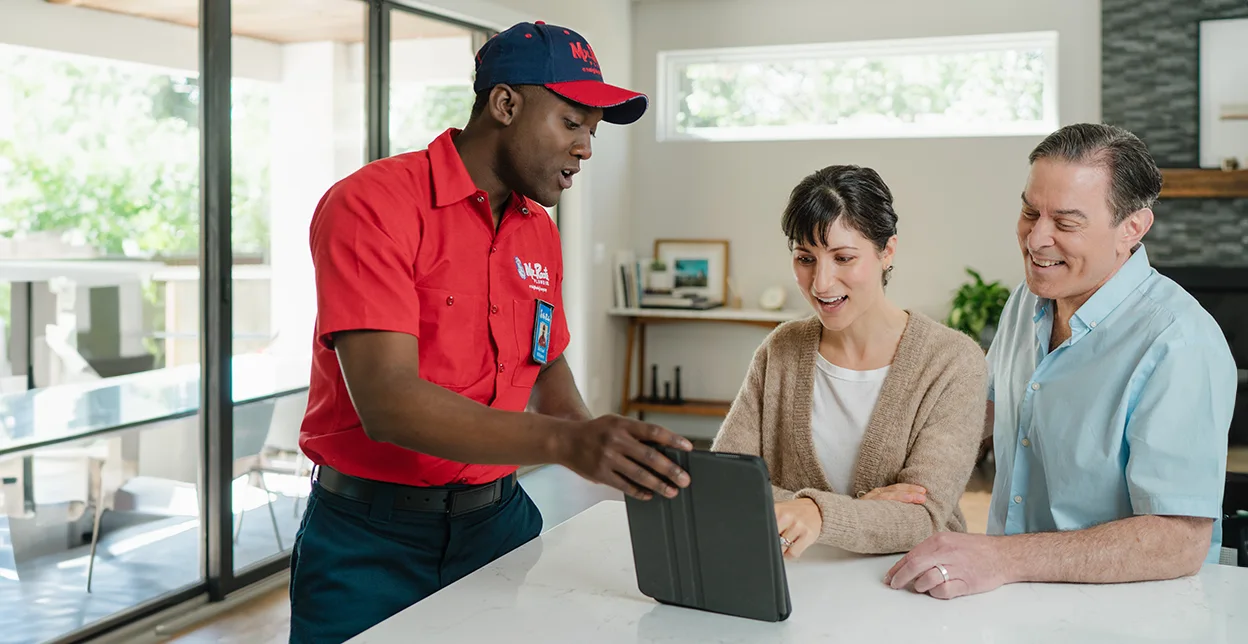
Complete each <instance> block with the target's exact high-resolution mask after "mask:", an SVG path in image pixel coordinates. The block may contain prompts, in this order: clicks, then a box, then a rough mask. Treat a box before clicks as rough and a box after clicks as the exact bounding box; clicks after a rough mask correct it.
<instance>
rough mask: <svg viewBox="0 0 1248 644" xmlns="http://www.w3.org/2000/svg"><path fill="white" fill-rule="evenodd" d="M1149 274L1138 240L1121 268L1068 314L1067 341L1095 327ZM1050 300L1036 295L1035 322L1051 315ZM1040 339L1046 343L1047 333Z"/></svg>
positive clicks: (1149, 267) (1085, 333) (1142, 249)
mask: <svg viewBox="0 0 1248 644" xmlns="http://www.w3.org/2000/svg"><path fill="white" fill-rule="evenodd" d="M1152 274H1153V267H1152V265H1151V264H1149V262H1148V252H1147V251H1145V250H1144V244H1140V245H1139V246H1137V247H1136V249H1135V252H1133V253H1131V257H1130V258H1128V259H1127V261H1126V263H1124V264H1123V265H1122V268H1119V269H1118V272H1117V273H1115V274H1114V276H1113V277H1111V278H1109V281H1108V282H1105V284H1103V285H1102V286H1101V288H1099V289H1097V290H1096V292H1095V293H1093V294H1092V297H1090V298H1088V301H1087V302H1084V303H1083V306H1081V307H1079V310H1077V311H1075V314H1074V315H1073V316H1072V317H1071V318H1070V340H1068V342H1069V344H1072V345H1073V344H1074V343H1076V342H1078V341H1079V340H1080V339H1081V338H1083V336H1085V335H1087V334H1088V332H1089V331H1091V330H1092V329H1094V328H1096V325H1098V324H1100V323H1101V321H1102V320H1104V319H1105V318H1106V317H1108V316H1109V314H1110V313H1112V312H1113V310H1114V309H1116V308H1118V305H1119V304H1122V303H1123V301H1124V300H1126V299H1127V296H1128V295H1130V294H1131V293H1132V292H1134V291H1135V289H1137V288H1139V286H1140V284H1142V283H1144V280H1146V279H1148V277H1149V276H1150V275H1152ZM1052 303H1053V300H1051V299H1048V298H1043V297H1040V298H1036V313H1035V316H1034V317H1033V318H1032V321H1033V322H1035V323H1037V324H1038V323H1040V321H1041V320H1043V319H1044V318H1045V316H1049V315H1052V312H1053V311H1055V309H1056V307H1054V306H1052ZM1048 322H1049V324H1045V325H1044V326H1045V327H1047V328H1050V329H1051V328H1052V324H1051V320H1050V321H1048ZM1041 342H1042V343H1047V337H1046V338H1045V339H1043V340H1041Z"/></svg>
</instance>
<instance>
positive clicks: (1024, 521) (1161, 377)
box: [886, 124, 1237, 599]
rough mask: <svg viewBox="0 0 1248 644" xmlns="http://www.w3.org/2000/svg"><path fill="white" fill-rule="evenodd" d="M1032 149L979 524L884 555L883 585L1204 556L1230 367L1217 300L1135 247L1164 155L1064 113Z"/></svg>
mask: <svg viewBox="0 0 1248 644" xmlns="http://www.w3.org/2000/svg"><path fill="white" fill-rule="evenodd" d="M1030 160H1031V172H1030V174H1029V176H1028V181H1027V186H1026V188H1025V190H1024V191H1023V195H1022V208H1021V214H1020V216H1019V221H1018V240H1019V247H1020V249H1021V251H1022V255H1023V261H1024V266H1025V272H1026V281H1025V283H1024V284H1023V285H1020V286H1019V287H1018V288H1017V289H1016V290H1015V291H1014V293H1013V294H1012V295H1011V296H1010V298H1009V301H1008V302H1007V303H1006V306H1005V310H1004V312H1003V313H1002V315H1001V321H1000V324H999V326H998V331H997V335H996V337H995V339H994V341H993V344H992V348H991V349H990V350H989V352H988V363H989V373H990V376H989V391H988V419H989V422H991V425H992V431H993V442H994V449H995V454H996V462H997V475H996V480H995V481H994V484H993V491H992V506H991V509H990V513H989V519H988V536H985V535H968V534H951V533H941V534H937V535H935V536H933V537H931V538H930V539H928V540H927V541H925V542H924V543H922V544H920V545H919V546H918V547H916V548H915V549H914V550H912V551H911V552H910V553H908V554H907V555H906V556H905V557H903V558H902V559H901V560H900V561H899V562H898V563H897V565H895V566H894V567H893V569H892V570H890V571H889V573H888V575H887V577H886V582H887V583H889V584H890V585H891V586H892V587H894V588H903V587H907V586H909V585H911V584H913V587H914V589H915V590H916V591H918V592H925V593H928V594H930V595H932V596H933V597H939V598H945V599H947V598H951V597H957V596H960V595H966V594H973V593H980V592H985V591H988V590H992V589H994V588H997V587H998V586H1000V585H1002V584H1007V583H1013V582H1020V581H1041V582H1046V581H1047V582H1079V583H1114V582H1128V581H1144V580H1156V579H1171V578H1175V577H1180V576H1184V575H1190V574H1194V573H1196V572H1197V571H1199V569H1200V567H1201V565H1202V564H1204V563H1205V562H1211V563H1216V562H1217V561H1218V553H1219V549H1220V546H1221V534H1222V533H1221V516H1222V494H1223V489H1224V485H1225V478H1226V449H1227V433H1228V431H1229V428H1230V422H1231V415H1232V412H1233V409H1234V403H1235V390H1236V387H1237V376H1236V368H1235V362H1234V359H1233V358H1232V357H1231V352H1230V348H1229V347H1228V346H1227V342H1226V339H1225V336H1224V335H1223V333H1222V331H1221V329H1220V328H1219V327H1218V325H1217V323H1216V322H1215V321H1214V320H1213V318H1212V317H1211V316H1210V315H1209V314H1208V313H1207V312H1206V311H1205V310H1204V309H1203V308H1202V307H1201V306H1200V305H1199V304H1198V303H1197V302H1196V300H1195V299H1194V298H1193V297H1192V296H1191V295H1189V294H1188V293H1186V292H1185V291H1184V290H1183V289H1182V288H1180V287H1179V286H1178V285H1177V284H1175V283H1174V282H1173V281H1171V280H1170V279H1168V278H1166V277H1164V276H1162V275H1160V274H1159V273H1157V271H1156V270H1154V269H1153V268H1152V267H1151V266H1150V265H1149V262H1148V253H1147V251H1146V250H1145V248H1144V246H1143V244H1142V243H1141V239H1142V238H1143V237H1144V234H1145V233H1147V232H1148V229H1149V228H1150V227H1151V226H1152V222H1153V212H1152V209H1151V206H1152V204H1153V202H1154V201H1155V200H1156V198H1157V196H1158V194H1159V193H1160V190H1161V173H1160V171H1159V170H1158V169H1157V166H1156V164H1155V163H1154V162H1153V160H1152V157H1151V156H1150V155H1149V154H1148V150H1147V148H1145V146H1144V144H1143V143H1142V142H1141V141H1140V140H1139V139H1138V138H1136V137H1135V136H1134V135H1132V134H1130V133H1129V132H1126V131H1125V130H1122V129H1120V128H1116V127H1111V126H1105V125H1089V124H1081V125H1073V126H1068V127H1065V128H1062V129H1061V130H1058V131H1057V132H1055V133H1053V134H1052V135H1050V136H1049V137H1048V138H1046V139H1045V140H1044V141H1043V142H1042V143H1041V144H1040V145H1039V146H1037V148H1036V149H1035V150H1034V151H1033V152H1032V154H1031V158H1030Z"/></svg>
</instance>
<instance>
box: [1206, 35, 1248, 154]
mask: <svg viewBox="0 0 1248 644" xmlns="http://www.w3.org/2000/svg"><path fill="white" fill-rule="evenodd" d="M1244 42H1248V17H1245V18H1219V19H1213V20H1201V21H1200V23H1199V41H1198V43H1199V45H1198V46H1199V67H1198V77H1199V85H1200V88H1199V103H1200V121H1199V127H1198V132H1199V156H1200V162H1199V166H1200V167H1202V168H1207V169H1215V170H1216V169H1222V170H1235V169H1237V168H1242V167H1244V166H1248V58H1246V57H1245V56H1243V51H1244V49H1243V47H1244Z"/></svg>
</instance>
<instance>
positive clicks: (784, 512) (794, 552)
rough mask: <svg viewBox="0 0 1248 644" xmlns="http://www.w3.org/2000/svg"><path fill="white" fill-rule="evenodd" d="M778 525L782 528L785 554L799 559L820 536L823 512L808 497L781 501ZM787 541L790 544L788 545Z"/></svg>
mask: <svg viewBox="0 0 1248 644" xmlns="http://www.w3.org/2000/svg"><path fill="white" fill-rule="evenodd" d="M776 527H777V528H778V529H779V530H780V539H781V542H780V549H781V551H783V552H784V556H785V557H789V558H792V559H797V558H798V557H800V556H802V553H803V552H805V550H806V548H809V547H810V544H812V543H814V542H815V540H816V539H818V538H819V532H820V531H821V530H823V513H822V512H821V511H820V510H819V506H818V505H816V504H815V502H814V501H812V500H811V499H808V498H800V499H794V500H792V501H781V502H780V503H777V504H776ZM785 541H787V542H788V544H789V545H787V546H786V545H785Z"/></svg>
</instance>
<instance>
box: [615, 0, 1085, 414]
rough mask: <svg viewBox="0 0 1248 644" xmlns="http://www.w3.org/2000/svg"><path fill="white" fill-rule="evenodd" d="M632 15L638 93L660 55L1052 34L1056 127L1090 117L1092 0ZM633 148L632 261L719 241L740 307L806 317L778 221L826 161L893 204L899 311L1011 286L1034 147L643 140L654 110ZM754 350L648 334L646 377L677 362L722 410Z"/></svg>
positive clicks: (812, 1)
mask: <svg viewBox="0 0 1248 644" xmlns="http://www.w3.org/2000/svg"><path fill="white" fill-rule="evenodd" d="M634 6H635V9H634V16H633V19H634V30H633V32H634V33H635V34H636V38H635V39H634V42H633V67H634V69H635V78H636V84H637V85H638V89H639V90H641V91H646V92H651V93H653V92H654V91H655V89H656V55H657V54H658V52H659V51H662V50H676V49H695V48H704V47H731V46H749V45H779V44H793V43H817V42H839V41H853V40H870V39H887V38H908V37H931V36H953V35H967V34H987V33H1002V32H1015V31H1038V30H1056V31H1057V32H1058V39H1059V42H1058V51H1059V54H1058V59H1059V68H1058V78H1059V114H1058V116H1059V119H1060V121H1061V122H1062V123H1063V124H1065V123H1070V122H1076V121H1098V120H1099V119H1100V3H1099V2H1097V1H1095V0H1051V1H1049V2H1032V1H1030V0H943V1H942V2H931V1H930V0H875V1H874V2H871V3H866V2H857V1H853V0H786V1H785V2H782V3H778V2H766V1H764V0H738V1H726V0H718V1H698V0H665V1H662V2H658V1H655V2H640V3H638V4H636V5H634ZM711 17H713V20H712V19H710V18H711ZM692 25H696V26H697V27H696V28H691V26H692ZM632 136H633V163H632V183H631V190H629V191H628V192H630V193H631V194H632V195H633V206H634V210H635V212H636V213H637V215H636V217H635V218H633V219H632V222H633V223H632V234H631V238H632V239H633V241H634V243H635V249H636V250H637V251H638V252H639V254H642V255H646V256H648V255H649V254H650V252H651V248H652V246H651V244H652V242H653V240H654V239H655V238H660V237H694V238H716V239H718V238H724V239H728V240H730V241H731V261H730V264H731V266H730V272H731V275H732V276H733V277H734V279H735V281H736V283H737V285H738V287H739V288H740V289H742V291H743V293H742V294H743V296H744V299H745V304H746V306H756V305H757V302H758V297H759V295H760V293H761V292H762V290H763V289H764V288H765V287H767V286H769V285H773V284H778V285H784V286H785V287H786V288H787V289H788V291H789V298H788V301H789V306H790V307H801V306H805V304H804V303H803V302H802V300H801V297H800V294H799V293H798V291H797V288H796V286H795V285H794V282H793V277H792V271H791V266H790V261H789V258H788V257H789V256H788V252H787V248H786V246H785V239H784V237H783V235H782V234H781V233H780V229H779V220H780V213H781V211H782V210H783V208H784V205H785V201H786V199H787V197H788V193H789V191H790V190H791V189H792V187H793V186H794V185H796V184H797V182H798V181H799V180H800V179H801V178H802V177H803V176H805V175H807V174H809V173H810V172H813V171H814V170H817V169H819V168H821V167H824V166H827V165H831V164H834V163H856V164H860V165H865V166H870V167H873V168H875V169H876V170H878V171H879V172H880V174H881V175H882V176H883V177H884V179H885V181H886V182H888V184H889V186H890V188H891V189H892V190H893V192H894V197H895V200H896V209H897V212H898V215H899V217H900V222H899V226H898V228H899V231H898V232H899V247H898V255H897V260H896V270H895V273H894V280H893V282H892V283H891V284H890V286H889V295H890V296H891V297H892V298H893V299H894V301H896V302H897V303H898V304H900V305H902V306H904V307H908V308H913V309H915V310H918V311H922V312H924V313H927V314H929V315H932V316H941V317H943V315H944V314H945V313H946V312H947V307H948V301H949V299H950V298H951V296H952V292H953V291H954V290H955V289H956V288H957V286H958V285H959V284H960V283H961V282H962V280H963V279H964V277H965V276H964V274H963V272H962V271H963V267H964V266H967V265H970V266H973V267H975V268H977V269H980V270H981V271H982V272H983V273H985V275H986V277H988V278H990V279H1001V280H1004V281H1005V282H1006V283H1008V284H1010V285H1013V284H1015V283H1017V281H1018V280H1020V279H1021V278H1022V268H1021V264H1020V260H1019V258H1018V257H1019V254H1018V251H1017V246H1016V242H1015V241H1014V232H1013V231H1014V222H1015V220H1016V217H1017V212H1018V195H1019V193H1020V192H1021V190H1022V187H1023V182H1024V180H1025V178H1026V174H1027V154H1028V153H1029V152H1030V151H1031V149H1032V148H1033V147H1034V146H1035V145H1036V143H1038V142H1039V141H1040V139H1041V138H1042V137H1039V136H1028V137H1001V138H964V139H916V140H874V141H873V140H836V141H797V142H753V143H707V142H678V143H658V142H656V138H655V119H654V114H653V113H650V114H647V116H646V117H645V118H644V119H643V120H642V121H641V122H640V123H639V127H636V128H635V129H634V130H633V132H632ZM760 337H761V335H760V334H759V333H758V332H755V331H749V330H728V329H724V330H709V331H708V330H705V329H699V328H696V327H687V328H685V329H674V328H673V329H670V330H669V329H661V330H655V331H652V332H651V335H650V348H649V351H648V353H649V354H650V355H651V356H657V357H658V360H657V362H658V363H659V365H660V373H661V374H663V373H665V372H666V373H670V371H671V369H670V367H671V366H672V365H676V364H680V365H682V367H683V370H682V371H683V372H684V373H685V374H687V378H686V380H687V382H686V386H685V388H684V394H685V395H686V396H687V397H712V398H725V399H727V398H731V397H732V396H733V395H734V394H735V393H736V391H737V389H738V387H739V386H740V383H741V379H742V378H743V377H744V374H745V369H746V367H747V365H748V361H749V356H750V354H751V353H752V350H753V348H754V346H756V344H757V341H758V339H759V338H760ZM695 352H704V353H702V355H697V356H696V357H695V355H694V353H695ZM655 361H656V360H654V359H652V360H651V362H655ZM661 377H663V376H662V375H661ZM655 419H656V420H657V421H658V422H661V423H665V424H667V425H668V426H669V427H672V428H674V429H680V430H681V431H685V432H686V433H693V434H710V433H713V432H714V431H715V429H716V428H717V426H718V421H716V420H694V421H688V420H686V419H680V418H670V417H665V416H656V417H655Z"/></svg>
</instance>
